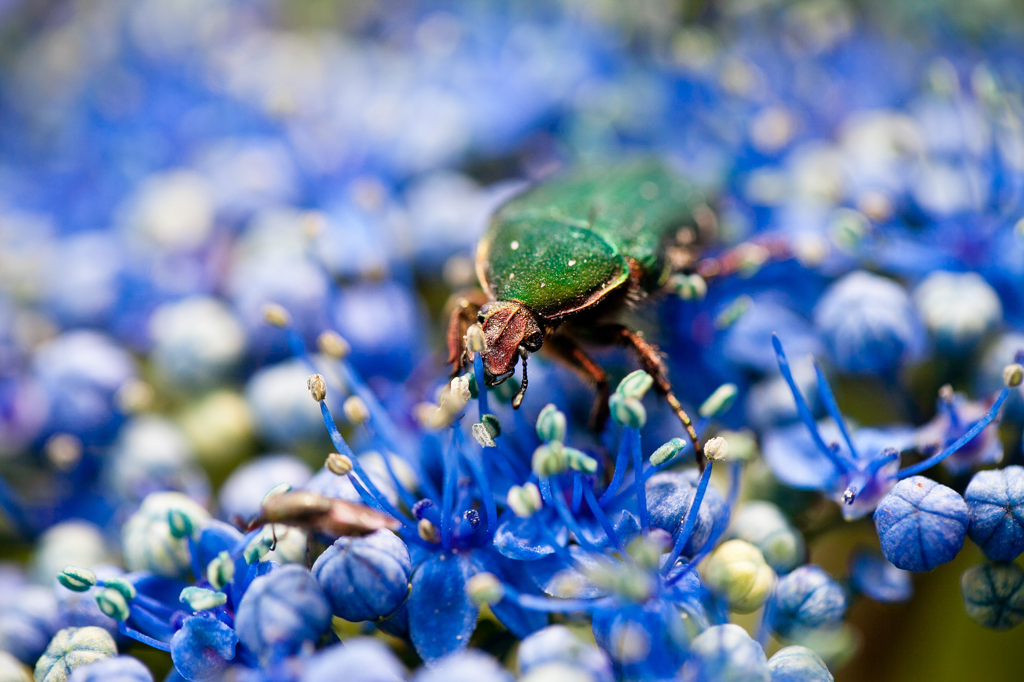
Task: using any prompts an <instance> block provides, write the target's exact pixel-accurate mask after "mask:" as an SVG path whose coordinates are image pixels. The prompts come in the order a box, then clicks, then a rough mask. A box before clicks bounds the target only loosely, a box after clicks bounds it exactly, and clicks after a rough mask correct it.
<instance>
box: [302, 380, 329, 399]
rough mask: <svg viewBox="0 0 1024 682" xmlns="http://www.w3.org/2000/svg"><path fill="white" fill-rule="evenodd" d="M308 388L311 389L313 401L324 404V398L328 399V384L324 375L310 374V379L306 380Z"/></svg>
mask: <svg viewBox="0 0 1024 682" xmlns="http://www.w3.org/2000/svg"><path fill="white" fill-rule="evenodd" d="M306 388H308V389H309V394H310V395H311V396H313V400H315V401H317V402H318V403H320V402H323V400H324V398H326V397H327V382H326V381H324V377H323V375H322V374H310V375H309V378H308V379H306Z"/></svg>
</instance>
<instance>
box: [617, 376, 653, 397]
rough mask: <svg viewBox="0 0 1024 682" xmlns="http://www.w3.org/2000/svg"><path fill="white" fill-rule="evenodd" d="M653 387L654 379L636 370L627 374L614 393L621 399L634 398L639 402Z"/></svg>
mask: <svg viewBox="0 0 1024 682" xmlns="http://www.w3.org/2000/svg"><path fill="white" fill-rule="evenodd" d="M653 385H654V378H653V377H651V375H650V374H648V373H647V372H645V371H643V370H642V369H638V370H636V371H635V372H630V373H629V374H627V375H626V376H625V378H623V380H622V381H620V382H619V387H618V388H616V389H615V392H616V393H618V394H619V395H621V396H622V397H623V398H636V399H638V400H639V399H640V398H643V397H644V394H645V393H647V391H648V390H650V388H651V386H653Z"/></svg>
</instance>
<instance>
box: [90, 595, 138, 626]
mask: <svg viewBox="0 0 1024 682" xmlns="http://www.w3.org/2000/svg"><path fill="white" fill-rule="evenodd" d="M96 604H97V605H98V606H99V607H100V611H102V612H103V613H104V614H105V615H107V616H110V617H111V618H113V619H114V620H116V621H117V622H119V623H120V622H122V621H125V620H128V616H129V615H130V614H131V611H130V610H129V609H128V602H127V601H126V600H125V598H124V595H123V594H121V593H120V592H118V591H117V590H115V589H114V588H113V587H108V588H106V589H104V590H103V591H101V592H99V593H98V594H97V595H96Z"/></svg>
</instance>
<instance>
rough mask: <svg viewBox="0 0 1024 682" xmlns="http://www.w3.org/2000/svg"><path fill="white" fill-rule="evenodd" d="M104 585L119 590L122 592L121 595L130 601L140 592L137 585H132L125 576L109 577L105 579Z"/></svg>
mask: <svg viewBox="0 0 1024 682" xmlns="http://www.w3.org/2000/svg"><path fill="white" fill-rule="evenodd" d="M103 587H109V588H110V589H112V590H117V591H118V592H120V593H121V596H122V597H124V598H125V599H127V600H128V601H131V600H132V599H135V595H137V594H138V592H137V591H136V590H135V585H132V584H131V583H130V582H128V581H127V580H125V579H124V578H118V577H114V578H108V579H107V580H104V581H103Z"/></svg>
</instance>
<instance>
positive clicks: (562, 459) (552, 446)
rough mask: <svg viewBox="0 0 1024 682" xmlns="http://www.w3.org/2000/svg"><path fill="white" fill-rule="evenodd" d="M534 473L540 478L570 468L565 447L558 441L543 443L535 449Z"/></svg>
mask: <svg viewBox="0 0 1024 682" xmlns="http://www.w3.org/2000/svg"><path fill="white" fill-rule="evenodd" d="M532 466H533V473H535V474H537V476H538V477H540V478H546V477H548V476H554V475H556V474H560V473H562V472H563V471H565V470H566V469H567V468H569V461H568V458H567V457H566V453H565V448H564V447H563V446H562V444H561V443H560V442H558V441H554V442H552V443H549V444H546V445H541V446H540V447H539V448H537V449H536V450H534V451H533V462H532Z"/></svg>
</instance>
